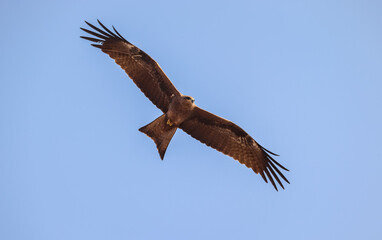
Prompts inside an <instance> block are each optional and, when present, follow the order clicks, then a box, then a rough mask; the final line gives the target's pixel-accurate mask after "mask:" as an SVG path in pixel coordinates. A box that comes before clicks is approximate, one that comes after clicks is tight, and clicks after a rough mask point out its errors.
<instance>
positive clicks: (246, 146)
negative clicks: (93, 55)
mask: <svg viewBox="0 0 382 240" xmlns="http://www.w3.org/2000/svg"><path fill="white" fill-rule="evenodd" d="M86 23H87V24H88V25H89V26H90V27H91V28H93V29H94V30H96V31H97V32H93V31H90V30H87V29H84V28H81V29H82V30H83V31H85V32H87V33H89V34H91V35H93V36H95V37H97V38H93V37H84V36H82V38H84V39H86V40H89V41H92V42H95V43H96V44H92V46H94V47H97V48H100V49H101V50H102V51H103V52H105V53H107V54H108V55H109V56H110V57H111V58H113V59H114V60H115V62H116V63H117V64H118V65H120V66H121V68H122V69H124V70H125V72H126V73H127V74H128V75H129V76H130V78H131V79H132V80H133V81H134V83H135V84H136V85H137V86H138V87H139V88H140V89H141V91H142V92H143V93H144V94H145V96H146V97H147V98H149V99H150V101H151V102H152V103H153V104H155V105H156V106H157V107H158V108H159V109H160V110H161V111H162V112H163V115H161V116H160V117H158V118H157V119H155V120H154V121H153V122H151V123H149V124H147V125H146V126H144V127H142V128H140V129H139V131H141V132H143V133H145V134H146V135H147V136H149V137H150V138H152V139H153V140H154V142H155V144H156V146H157V148H158V152H159V155H160V156H161V158H162V159H163V158H164V154H165V152H166V149H167V147H168V144H169V143H170V141H171V138H172V137H173V135H174V134H175V132H176V130H177V129H178V128H180V129H182V130H183V131H185V132H186V133H188V134H189V135H191V136H192V137H194V138H195V139H197V140H199V141H200V142H202V143H204V144H206V145H207V146H210V147H212V148H214V149H216V150H218V151H220V152H222V153H224V154H227V155H229V156H231V157H233V158H234V159H236V160H238V161H239V162H240V163H242V164H245V165H246V166H247V167H249V168H252V169H253V171H254V172H256V173H259V174H260V175H261V176H262V178H263V179H264V181H265V182H268V181H267V179H269V180H270V181H271V183H272V185H273V186H274V187H275V189H276V190H277V186H276V184H275V181H274V179H275V180H276V181H277V182H278V184H279V185H280V186H281V187H282V188H284V186H283V184H282V182H281V181H280V179H279V177H278V176H280V177H281V178H282V179H284V181H286V182H287V183H289V181H288V180H287V179H286V178H285V176H284V175H283V174H282V173H281V171H280V170H279V169H278V167H280V168H281V169H284V170H286V171H288V169H286V168H285V167H283V166H282V165H281V164H279V163H278V162H277V161H276V160H274V159H273V157H271V154H272V155H276V154H274V153H272V152H270V151H268V150H266V149H265V148H263V147H262V146H261V145H259V144H258V143H257V142H256V141H255V140H254V139H253V138H252V137H251V136H250V135H249V134H248V133H246V132H245V131H244V130H243V129H241V128H240V127H239V126H237V125H236V124H234V123H233V122H231V121H228V120H226V119H224V118H221V117H219V116H216V115H214V114H212V113H209V112H207V111H205V110H203V109H201V108H199V107H197V106H196V105H195V103H194V101H195V100H194V99H193V98H192V97H190V96H185V95H183V94H181V93H180V92H179V91H178V90H177V89H176V88H175V87H174V85H173V84H172V83H171V81H170V80H169V79H168V77H167V76H166V74H165V73H164V72H163V70H162V69H161V68H160V66H159V64H158V63H157V62H155V61H154V60H153V59H152V58H151V57H150V56H149V55H147V54H146V53H145V52H143V51H142V50H141V49H139V48H137V47H136V46H134V45H133V44H131V43H130V42H128V41H127V40H126V39H124V38H123V37H122V36H121V35H120V34H119V33H118V32H117V30H116V29H115V28H114V27H113V29H114V31H115V32H112V31H110V30H109V29H107V28H106V27H105V26H104V25H103V24H102V23H101V22H100V21H98V23H99V24H100V26H101V27H102V28H103V30H102V29H100V28H97V27H95V26H94V25H92V24H90V23H88V22H86ZM276 156H277V155H276Z"/></svg>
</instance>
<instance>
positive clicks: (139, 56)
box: [81, 20, 180, 113]
mask: <svg viewBox="0 0 382 240" xmlns="http://www.w3.org/2000/svg"><path fill="white" fill-rule="evenodd" d="M85 22H86V21H85ZM98 23H99V25H100V26H101V27H102V28H103V30H101V29H100V28H97V27H95V26H94V25H92V24H90V23H88V22H86V24H88V25H89V26H90V27H91V28H93V29H94V30H95V31H96V32H93V31H90V30H87V29H84V28H81V29H82V30H83V31H85V32H87V33H89V34H91V35H93V36H95V37H97V38H93V37H85V36H81V38H84V39H86V40H89V41H91V42H95V43H96V44H92V46H94V47H97V48H100V49H101V50H102V51H103V52H104V53H107V54H108V55H109V56H110V57H111V58H113V59H114V60H115V62H116V63H117V64H118V65H119V66H121V68H122V69H123V70H125V72H126V73H127V74H128V75H129V77H130V78H131V79H132V80H133V81H134V82H135V84H136V85H137V86H138V87H139V88H140V89H141V91H142V92H143V93H144V94H145V95H146V97H147V98H148V99H150V101H151V102H152V103H154V104H155V105H156V106H157V107H158V108H159V109H161V110H162V112H164V113H166V112H167V108H168V105H169V103H170V99H171V97H172V96H179V95H180V93H179V92H178V90H177V89H176V88H175V87H174V85H173V84H172V83H171V81H170V80H169V79H168V77H167V76H166V74H165V73H164V72H163V70H162V69H161V67H160V66H159V64H158V63H157V62H155V61H154V60H153V59H152V58H151V57H150V56H149V55H147V54H146V53H145V52H143V51H142V50H140V49H139V48H137V47H136V46H134V45H133V44H131V43H129V42H128V41H126V40H125V39H124V38H123V37H122V36H121V35H120V34H119V33H118V32H117V30H116V29H115V28H114V27H113V29H114V32H112V31H110V30H109V29H107V28H106V27H105V26H104V25H103V24H102V23H101V22H100V21H99V20H98Z"/></svg>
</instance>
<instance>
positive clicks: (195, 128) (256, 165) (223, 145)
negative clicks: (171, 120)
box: [179, 107, 289, 190]
mask: <svg viewBox="0 0 382 240" xmlns="http://www.w3.org/2000/svg"><path fill="white" fill-rule="evenodd" d="M179 127H180V128H181V129H182V130H183V131H185V132H186V133H188V134H190V135H191V136H192V137H194V138H196V139H197V140H199V141H201V142H202V143H204V144H206V145H207V146H210V147H212V148H214V149H216V150H218V151H220V152H222V153H224V154H226V155H229V156H231V157H233V158H234V159H236V160H238V161H239V162H240V163H242V164H245V166H247V167H249V168H252V169H253V171H254V172H255V173H259V174H260V175H261V177H262V178H263V179H264V181H265V182H268V181H267V178H268V179H269V181H270V182H271V183H272V185H273V186H274V187H275V189H276V190H277V186H276V183H275V181H274V179H275V180H276V181H277V182H278V184H279V185H280V186H281V187H282V188H284V186H283V184H282V182H281V181H280V179H279V176H280V177H281V178H282V179H284V181H286V182H287V183H289V181H288V180H287V179H286V177H285V176H284V175H283V174H282V173H281V172H280V170H279V169H278V167H279V168H282V169H283V170H286V171H289V170H288V169H286V168H285V167H283V166H282V165H281V164H279V163H278V162H277V161H276V160H274V159H273V157H272V156H271V154H272V155H275V156H278V155H276V154H274V153H272V152H270V151H268V150H266V149H265V148H263V147H262V146H261V145H260V144H258V143H257V142H256V141H255V140H254V139H253V138H252V137H251V136H249V135H248V133H246V132H245V131H244V130H243V129H241V128H240V127H239V126H237V125H236V124H234V123H233V122H231V121H228V120H226V119H223V118H221V117H218V116H216V115H214V114H212V113H209V112H207V111H205V110H203V109H200V108H198V107H195V108H194V110H193V113H192V115H191V117H190V118H189V119H188V120H186V121H184V122H183V123H182V124H181V125H180V126H179Z"/></svg>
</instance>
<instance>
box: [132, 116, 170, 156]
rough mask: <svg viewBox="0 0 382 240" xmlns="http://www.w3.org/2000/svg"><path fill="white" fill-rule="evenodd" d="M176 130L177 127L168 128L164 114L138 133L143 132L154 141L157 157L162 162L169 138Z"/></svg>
mask: <svg viewBox="0 0 382 240" xmlns="http://www.w3.org/2000/svg"><path fill="white" fill-rule="evenodd" d="M176 129H177V127H175V126H169V125H168V124H167V117H166V115H165V114H163V115H162V116H160V117H158V118H157V119H155V120H154V121H152V122H151V123H149V124H147V125H146V126H144V127H141V128H140V129H139V131H141V132H143V133H144V134H146V135H147V136H149V137H150V138H151V139H152V140H154V142H155V144H156V146H157V149H158V152H159V155H160V157H161V159H162V160H163V158H164V154H165V153H166V149H167V147H168V144H169V143H170V141H171V138H172V137H173V136H174V134H175V132H176Z"/></svg>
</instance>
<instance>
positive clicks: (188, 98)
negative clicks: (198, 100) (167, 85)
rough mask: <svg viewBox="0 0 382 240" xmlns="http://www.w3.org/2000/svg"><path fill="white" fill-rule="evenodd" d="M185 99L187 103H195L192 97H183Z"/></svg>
mask: <svg viewBox="0 0 382 240" xmlns="http://www.w3.org/2000/svg"><path fill="white" fill-rule="evenodd" d="M183 99H186V100H187V101H190V102H191V103H194V102H195V99H194V98H193V97H191V96H183Z"/></svg>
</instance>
